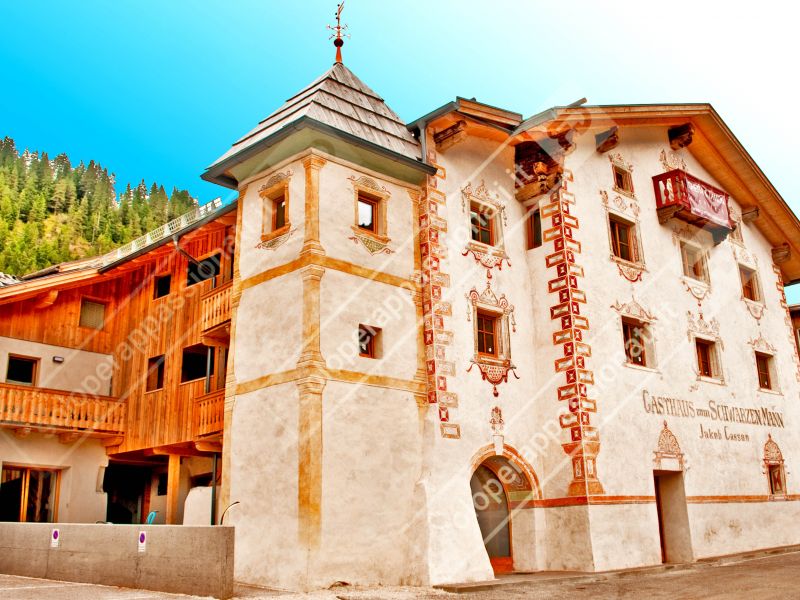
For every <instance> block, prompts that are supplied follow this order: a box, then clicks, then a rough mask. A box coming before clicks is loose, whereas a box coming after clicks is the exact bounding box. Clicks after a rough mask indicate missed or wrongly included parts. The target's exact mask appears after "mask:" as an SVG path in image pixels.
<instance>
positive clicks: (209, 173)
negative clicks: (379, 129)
mask: <svg viewBox="0 0 800 600" xmlns="http://www.w3.org/2000/svg"><path fill="white" fill-rule="evenodd" d="M302 129H314V130H316V131H319V132H320V133H325V134H327V135H330V136H333V137H338V138H340V139H342V140H344V141H346V142H348V143H351V144H353V145H355V146H360V147H362V148H364V149H365V150H369V151H371V152H374V153H376V154H380V155H382V156H384V157H386V158H388V159H390V160H392V161H394V162H397V163H399V164H402V165H404V166H406V167H410V168H412V169H417V170H419V171H422V172H423V173H425V174H427V175H433V174H435V173H436V167H433V166H431V165H429V164H427V163H425V162H423V161H422V160H419V159H413V158H410V157H408V156H404V155H402V154H400V153H398V152H394V151H393V150H389V149H388V148H384V147H383V146H381V145H379V144H375V143H374V142H370V141H368V140H364V139H362V138H360V137H358V136H355V135H353V134H351V133H347V132H345V131H342V130H340V129H337V128H336V127H333V126H331V125H327V124H326V123H322V122H321V121H318V120H316V119H313V118H311V117H308V116H305V115H304V116H302V117H300V118H298V119H296V120H294V121H292V122H291V123H288V124H287V125H285V126H284V127H282V128H281V129H279V130H278V131H276V132H275V133H273V134H271V135H268V136H267V137H265V138H262V139H260V140H258V141H257V142H255V143H253V144H251V145H249V146H247V147H245V148H242V149H241V150H239V151H238V152H236V153H234V154H232V155H230V156H229V157H228V158H226V159H224V160H221V161H217V162H215V163H214V164H212V165H211V166H210V167H208V169H206V171H205V173H203V174H202V175H201V176H200V177H201V178H202V179H204V180H205V181H210V182H212V183H217V184H219V185H224V186H225V187H230V188H233V189H236V187H237V186H238V182H236V180H235V179H234V178H233V177H230V176H229V175H226V174H225V173H226V171H228V170H229V169H231V168H233V167H234V166H236V165H238V164H240V163H242V162H244V161H246V160H247V159H248V158H251V157H253V156H255V155H256V154H258V153H259V152H261V151H263V150H265V149H266V148H269V147H271V146H274V145H275V144H277V143H278V142H281V141H282V140H284V139H286V138H288V137H289V136H290V135H291V134H293V133H295V132H298V131H300V130H302Z"/></svg>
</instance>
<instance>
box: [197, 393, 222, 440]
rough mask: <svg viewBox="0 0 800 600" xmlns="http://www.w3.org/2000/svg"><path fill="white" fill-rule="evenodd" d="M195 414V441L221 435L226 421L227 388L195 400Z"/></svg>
mask: <svg viewBox="0 0 800 600" xmlns="http://www.w3.org/2000/svg"><path fill="white" fill-rule="evenodd" d="M193 412H194V432H193V433H194V436H193V437H194V438H195V439H198V438H205V437H209V436H212V435H218V434H221V433H222V428H223V423H224V420H225V388H223V389H221V390H216V391H213V392H210V393H208V394H206V395H204V396H200V397H199V398H195V401H194V407H193Z"/></svg>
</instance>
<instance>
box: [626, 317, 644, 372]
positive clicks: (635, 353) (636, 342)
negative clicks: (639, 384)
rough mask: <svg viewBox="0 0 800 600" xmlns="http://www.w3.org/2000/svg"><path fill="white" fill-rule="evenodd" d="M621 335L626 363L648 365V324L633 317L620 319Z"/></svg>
mask: <svg viewBox="0 0 800 600" xmlns="http://www.w3.org/2000/svg"><path fill="white" fill-rule="evenodd" d="M622 337H623V340H624V342H625V360H626V361H627V362H628V364H631V365H639V366H640V367H647V366H649V363H648V360H650V359H651V357H649V356H648V352H647V347H648V345H649V343H650V338H651V335H650V326H649V325H648V324H647V323H643V322H641V321H636V320H634V319H627V318H624V319H622Z"/></svg>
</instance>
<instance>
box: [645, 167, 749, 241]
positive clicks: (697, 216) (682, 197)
mask: <svg viewBox="0 0 800 600" xmlns="http://www.w3.org/2000/svg"><path fill="white" fill-rule="evenodd" d="M653 187H654V189H655V193H656V210H657V212H658V219H659V221H660V222H661V223H666V222H667V221H668V220H669V219H671V218H673V217H675V218H678V219H681V220H683V221H686V222H688V223H692V224H694V225H697V226H698V227H704V228H706V229H709V230H710V231H711V232H712V233H713V234H714V240H715V241H717V242H719V241H722V240H723V239H725V237H726V236H727V235H728V234H729V233H730V232H731V231H732V230H733V228H734V224H733V223H732V222H731V219H730V212H729V209H728V194H726V193H725V192H723V191H722V190H720V189H718V188H716V187H714V186H713V185H711V184H709V183H706V182H705V181H703V180H702V179H698V178H697V177H693V176H692V175H689V174H688V173H686V172H685V171H682V170H680V169H675V170H672V171H669V172H667V173H664V174H663V175H656V176H655V177H653Z"/></svg>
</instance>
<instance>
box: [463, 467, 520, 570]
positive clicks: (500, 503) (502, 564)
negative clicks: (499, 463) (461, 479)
mask: <svg viewBox="0 0 800 600" xmlns="http://www.w3.org/2000/svg"><path fill="white" fill-rule="evenodd" d="M469 486H470V490H471V492H472V504H473V506H474V507H475V515H476V516H477V517H478V527H480V528H481V537H482V538H483V545H484V546H485V547H486V553H487V554H488V555H489V560H490V561H491V563H492V568H493V569H494V570H495V573H508V572H510V571H513V570H514V563H513V558H512V556H511V516H510V514H509V510H508V495H507V494H506V490H505V487H504V486H503V484H502V483H501V482H500V478H499V477H498V475H497V474H496V473H495V472H494V471H492V470H491V469H490V468H489V467H487V466H485V465H480V466H478V468H477V469H475V472H474V473H473V474H472V479H470V482H469Z"/></svg>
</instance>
